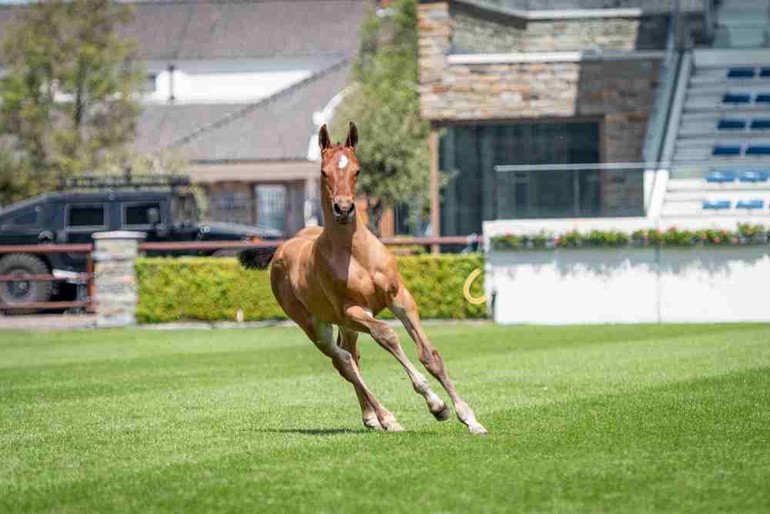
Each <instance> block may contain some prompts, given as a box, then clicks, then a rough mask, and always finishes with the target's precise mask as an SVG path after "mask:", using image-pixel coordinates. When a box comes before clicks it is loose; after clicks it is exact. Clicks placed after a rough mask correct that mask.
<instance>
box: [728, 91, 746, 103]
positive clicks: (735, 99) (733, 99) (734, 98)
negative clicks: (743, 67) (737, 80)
mask: <svg viewBox="0 0 770 514" xmlns="http://www.w3.org/2000/svg"><path fill="white" fill-rule="evenodd" d="M722 103H726V104H747V103H751V95H750V94H748V93H725V94H724V96H723V97H722Z"/></svg>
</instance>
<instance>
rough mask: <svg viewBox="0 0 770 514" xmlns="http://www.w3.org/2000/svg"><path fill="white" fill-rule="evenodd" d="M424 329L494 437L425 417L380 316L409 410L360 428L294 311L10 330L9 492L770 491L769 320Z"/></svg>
mask: <svg viewBox="0 0 770 514" xmlns="http://www.w3.org/2000/svg"><path fill="white" fill-rule="evenodd" d="M429 333H430V335H431V336H432V337H433V339H434V340H435V342H436V344H437V345H438V346H439V347H440V348H441V350H442V352H443V353H444V354H445V356H446V358H447V361H448V365H449V368H450V372H451V373H452V374H453V376H454V377H455V378H456V380H457V382H458V386H459V387H460V390H461V391H462V392H464V393H466V396H467V399H468V400H469V402H472V404H473V405H474V407H476V410H477V412H478V414H479V416H480V419H482V421H483V422H485V423H486V424H487V426H488V428H490V431H491V432H492V433H491V434H490V436H489V437H487V438H485V439H482V440H479V439H477V438H471V437H469V436H467V435H466V434H465V433H463V430H462V427H461V426H460V425H459V424H458V423H456V422H455V421H454V420H452V421H450V422H448V423H445V424H438V423H436V422H434V421H432V418H431V417H430V415H429V414H428V413H427V410H426V409H425V406H424V404H423V402H422V401H421V400H420V399H419V397H417V395H415V394H414V393H413V392H412V391H411V388H410V385H409V383H408V380H407V379H406V377H405V376H404V374H403V371H401V370H400V368H399V367H398V365H397V364H396V363H395V361H393V359H392V358H390V357H389V356H387V355H386V354H385V353H384V352H383V351H382V350H380V349H379V348H375V345H374V343H373V342H372V341H371V340H368V338H365V339H363V338H362V346H363V347H364V352H363V353H364V364H363V367H364V373H365V377H366V378H367V379H368V381H369V382H370V385H371V386H372V387H373V389H374V390H375V392H376V393H377V394H378V396H379V397H380V398H381V399H382V400H383V402H384V403H385V404H386V405H387V406H388V407H389V408H391V409H392V410H394V412H395V413H396V415H397V416H398V417H399V420H400V421H401V422H402V424H404V425H405V426H406V428H407V429H408V430H410V432H407V433H405V434H374V433H366V432H365V431H363V430H362V429H359V422H358V416H359V413H358V407H357V404H356V402H355V398H354V396H353V394H352V391H351V390H350V387H349V385H347V384H346V383H344V382H343V381H342V380H341V379H340V378H339V377H338V376H337V375H336V373H334V372H333V370H332V369H331V366H330V365H329V363H328V362H327V361H326V360H325V359H324V358H323V357H322V356H321V355H320V354H319V353H318V352H317V351H316V350H315V349H313V348H312V346H311V345H310V343H308V342H306V341H305V340H304V336H302V335H301V334H300V333H299V331H298V330H296V329H289V328H275V329H260V330H240V331H211V332H189V331H186V332H182V331H180V332H147V331H137V330H134V331H108V332H69V333H48V334H40V333H35V334H21V333H8V332H6V333H0V362H2V363H3V365H2V366H3V367H4V368H5V369H0V454H2V457H3V458H2V461H0V511H41V510H43V511H45V510H53V511H56V510H60V511H67V510H76V511H82V510H94V511H109V510H117V511H126V510H133V511H142V512H145V511H155V510H172V511H181V510H184V511H210V510H220V509H230V510H241V511H253V510H254V509H255V508H257V507H258V506H263V507H268V506H273V507H274V508H276V509H280V510H293V511H306V512H311V511H312V512H317V511H335V512H340V511H358V510H361V509H363V508H368V509H372V510H375V511H384V510H388V511H390V512H393V511H394V510H395V511H401V510H410V509H415V508H419V509H422V510H427V511H444V512H446V511H461V510H464V511H510V510H515V509H517V508H518V509H519V510H537V511H554V512H563V511H575V510H577V511H581V510H624V511H629V510H636V511H645V510H652V509H665V510H686V511H704V510H705V511H709V510H712V511H716V510H730V509H732V510H739V511H742V512H746V511H752V510H753V511H761V510H763V509H765V510H766V509H767V508H768V507H770V503H768V493H767V492H765V490H764V488H763V487H762V484H763V481H762V479H763V478H764V479H766V478H767V476H768V473H769V472H770V462H769V461H768V459H769V457H768V456H769V455H770V453H769V452H768V447H769V446H770V437H768V431H767V429H763V427H768V426H770V424H768V421H770V420H769V419H768V418H767V413H768V412H770V400H769V399H768V396H767V395H768V391H770V387H769V386H770V384H768V378H767V377H768V373H767V371H768V369H770V343H768V341H770V327H768V326H762V325H714V326H670V327H669V326H652V328H651V327H649V326H643V327H629V326H618V327H612V326H610V327H548V328H543V327H515V328H512V327H495V326H490V325H448V326H432V327H430V328H429ZM7 336H10V337H11V338H13V341H12V342H11V343H7V341H9V340H8V339H6V337H7ZM105 336H106V337H105ZM30 337H31V338H32V339H34V344H31V345H30V347H29V348H28V352H27V354H26V355H25V354H24V353H23V352H21V349H22V348H23V345H20V343H19V339H20V338H30ZM402 339H404V344H405V346H407V349H408V352H409V353H410V355H412V356H413V357H414V351H413V349H412V348H411V346H412V345H411V343H409V342H408V341H407V340H406V339H405V338H404V337H402ZM95 340H96V341H98V343H95V342H94V341H95ZM6 354H10V355H11V356H12V358H13V360H14V361H15V365H14V366H10V365H9V364H8V361H6V360H5V359H4V356H5V355H6ZM80 354H82V358H81V359H80V360H78V355H80ZM764 481H765V482H766V480H764Z"/></svg>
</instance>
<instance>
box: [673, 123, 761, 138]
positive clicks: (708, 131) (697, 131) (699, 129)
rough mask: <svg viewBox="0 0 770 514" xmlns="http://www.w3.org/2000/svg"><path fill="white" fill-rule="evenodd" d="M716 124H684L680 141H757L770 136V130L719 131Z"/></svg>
mask: <svg viewBox="0 0 770 514" xmlns="http://www.w3.org/2000/svg"><path fill="white" fill-rule="evenodd" d="M715 125H716V123H711V124H708V125H706V124H704V123H692V122H691V123H688V124H684V123H683V124H682V126H681V127H680V128H679V132H678V134H677V135H678V138H679V139H680V140H686V139H711V140H712V141H715V140H733V139H735V140H743V141H749V140H755V139H767V137H768V136H770V129H765V130H750V129H736V130H718V129H716V128H714V126H715Z"/></svg>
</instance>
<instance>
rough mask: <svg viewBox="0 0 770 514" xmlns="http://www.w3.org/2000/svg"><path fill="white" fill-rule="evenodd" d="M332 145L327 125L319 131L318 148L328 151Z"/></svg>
mask: <svg viewBox="0 0 770 514" xmlns="http://www.w3.org/2000/svg"><path fill="white" fill-rule="evenodd" d="M331 145H332V140H331V138H330V137H329V131H328V130H327V128H326V124H324V125H323V126H322V127H321V130H319V131H318V146H320V147H321V150H326V149H327V148H329V147H330V146H331Z"/></svg>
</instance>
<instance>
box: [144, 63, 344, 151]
mask: <svg viewBox="0 0 770 514" xmlns="http://www.w3.org/2000/svg"><path fill="white" fill-rule="evenodd" d="M349 70H350V66H349V62H348V61H341V62H339V63H337V64H335V65H333V66H331V67H329V68H327V69H326V70H324V71H322V72H320V73H318V74H316V75H313V76H312V77H310V78H308V79H306V80H304V81H302V82H300V83H298V84H296V85H294V86H291V87H289V88H287V89H285V90H283V91H281V92H279V93H277V94H275V95H273V96H271V97H270V98H266V99H264V100H260V101H258V102H255V103H253V104H213V105H173V104H172V105H168V104H162V105H148V106H145V110H144V112H143V114H142V116H141V119H140V122H139V134H138V138H137V149H138V150H139V151H141V152H151V151H157V150H160V149H163V148H175V149H178V151H180V152H181V153H182V154H183V155H184V156H185V157H187V158H189V159H191V160H194V161H205V162H212V161H238V160H241V161H243V160H282V159H288V160H293V159H305V158H306V157H307V150H308V143H309V139H310V136H311V135H312V134H313V131H314V130H315V128H316V127H315V125H314V123H313V119H312V116H313V113H314V112H316V111H320V110H321V109H323V107H324V106H325V105H326V104H327V103H328V102H329V100H331V99H332V97H334V95H336V94H337V93H339V92H340V91H341V90H342V89H343V88H344V87H345V84H346V80H347V75H348V73H349Z"/></svg>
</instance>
